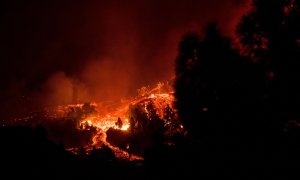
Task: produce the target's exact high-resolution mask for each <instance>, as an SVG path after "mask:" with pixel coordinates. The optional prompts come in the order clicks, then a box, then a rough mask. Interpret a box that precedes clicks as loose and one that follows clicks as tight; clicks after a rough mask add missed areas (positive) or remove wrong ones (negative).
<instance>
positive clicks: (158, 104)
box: [18, 83, 183, 160]
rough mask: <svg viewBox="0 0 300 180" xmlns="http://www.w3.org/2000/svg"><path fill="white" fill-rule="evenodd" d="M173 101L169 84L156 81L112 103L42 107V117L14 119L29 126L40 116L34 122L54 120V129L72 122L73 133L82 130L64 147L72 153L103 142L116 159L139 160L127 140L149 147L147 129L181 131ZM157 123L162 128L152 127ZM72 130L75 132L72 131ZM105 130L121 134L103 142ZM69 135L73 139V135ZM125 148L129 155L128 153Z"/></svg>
mask: <svg viewBox="0 0 300 180" xmlns="http://www.w3.org/2000/svg"><path fill="white" fill-rule="evenodd" d="M173 101H174V97H173V92H172V88H171V86H170V85H169V84H168V83H158V84H157V86H156V87H154V88H150V87H142V88H140V89H139V90H138V96H136V97H134V98H128V99H123V100H120V101H116V102H112V101H111V102H97V103H85V104H70V105H66V106H58V107H56V108H53V109H49V108H48V109H45V112H43V113H42V116H43V117H39V118H36V117H37V114H33V115H31V116H28V117H26V118H22V119H18V121H20V120H21V121H22V120H23V121H24V120H26V122H28V123H29V124H31V125H32V124H34V119H44V120H46V122H42V123H41V122H38V123H36V124H42V125H44V126H45V127H46V129H47V127H49V126H50V125H49V123H50V122H56V124H55V125H53V127H54V126H55V128H57V124H59V123H62V122H66V123H67V124H72V128H73V129H74V130H73V131H72V132H73V134H75V135H76V134H78V133H83V135H84V138H83V139H84V140H83V142H82V143H81V144H80V145H78V143H77V142H75V144H74V143H73V144H71V145H69V146H66V147H67V148H68V150H70V151H72V152H74V153H78V152H79V151H80V148H81V147H84V149H85V151H86V152H87V153H89V152H91V150H92V149H93V148H98V149H100V148H102V146H103V145H106V146H108V147H109V148H110V149H112V150H113V151H114V153H115V156H116V157H117V158H121V159H127V160H142V159H143V158H142V157H139V156H136V155H133V154H135V152H136V151H135V150H134V147H133V145H132V143H131V142H130V139H131V140H132V139H134V141H135V142H141V144H142V146H143V147H144V148H145V147H149V144H145V143H144V142H147V141H149V136H151V135H152V134H151V131H161V132H162V131H163V132H162V133H163V134H164V135H166V136H170V134H174V133H177V132H179V133H182V131H183V127H182V125H181V124H180V123H179V121H178V118H177V115H176V112H175V111H174V110H173ZM151 123H152V124H151ZM159 125H161V127H162V128H160V129H159V128H156V129H155V128H153V127H158V126H159ZM50 127H51V126H50ZM64 128H65V127H62V131H65V130H67V129H66V128H69V127H66V128H65V129H64ZM72 128H71V129H72ZM50 129H51V128H50ZM47 130H48V129H47ZM75 131H76V133H74V132H75ZM109 131H111V132H113V135H114V134H121V136H119V137H118V138H113V137H112V138H110V139H112V140H111V141H110V142H113V143H112V144H113V145H111V143H110V142H108V141H107V138H108V136H107V132H109ZM55 133H57V129H55ZM147 133H148V134H150V135H148V136H147V138H148V139H147V138H145V139H141V138H140V137H142V138H143V137H144V136H143V134H147ZM53 134H54V133H53ZM54 135H55V134H54ZM80 137H82V136H80ZM71 138H73V139H76V138H75V137H71ZM139 138H140V139H139ZM54 139H55V138H54ZM56 139H58V138H56ZM59 139H61V138H59ZM77 139H80V138H77ZM120 139H121V140H120ZM116 141H118V142H116ZM149 142H150V141H149ZM123 145H124V146H123ZM132 149H133V150H132ZM129 151H131V152H132V154H129ZM138 155H139V154H138Z"/></svg>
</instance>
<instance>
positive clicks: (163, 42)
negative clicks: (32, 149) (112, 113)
mask: <svg viewBox="0 0 300 180" xmlns="http://www.w3.org/2000/svg"><path fill="white" fill-rule="evenodd" d="M249 4H250V3H249V1H247V0H245V1H243V0H228V1H219V0H210V1H204V0H203V1H201V0H185V1H173V0H163V1H162V0H143V1H140V0H128V1H121V0H120V1H118V0H113V1H97V0H90V1H79V0H75V1H74V0H72V1H71V0H65V1H52V0H46V1H38V0H30V1H21V0H14V1H10V0H4V1H1V3H0V7H1V14H0V23H1V27H2V28H1V29H0V32H1V33H0V37H1V41H0V49H1V50H0V51H1V53H0V59H1V62H0V65H1V68H2V70H1V71H0V76H1V79H0V84H1V85H0V93H1V94H0V105H1V108H0V109H1V110H0V118H4V117H5V118H6V117H9V116H12V115H16V114H18V113H22V112H26V111H30V110H32V109H36V108H38V107H42V106H51V105H57V104H67V103H77V102H87V101H102V100H111V99H120V98H121V97H127V96H131V95H133V94H134V93H136V89H137V88H138V87H141V86H143V85H148V84H154V83H156V82H158V81H160V80H161V81H163V80H169V79H172V77H173V64H174V59H175V58H176V55H177V45H178V42H179V40H180V39H181V37H182V35H183V34H184V33H186V32H189V31H197V32H201V30H202V29H203V28H204V27H205V25H206V24H207V23H208V22H210V21H216V22H217V23H218V24H219V27H220V30H221V31H222V32H223V33H224V34H226V35H229V36H233V35H234V30H235V29H234V28H235V26H236V24H237V22H238V20H239V19H240V17H241V16H242V15H243V14H244V13H245V12H246V11H247V10H248V9H249V7H250V5H249Z"/></svg>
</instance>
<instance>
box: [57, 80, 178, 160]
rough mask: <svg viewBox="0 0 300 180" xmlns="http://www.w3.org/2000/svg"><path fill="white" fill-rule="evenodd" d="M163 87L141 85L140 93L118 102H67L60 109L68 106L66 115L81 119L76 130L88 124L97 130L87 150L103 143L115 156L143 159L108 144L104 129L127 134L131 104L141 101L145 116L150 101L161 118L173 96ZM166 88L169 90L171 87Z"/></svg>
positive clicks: (87, 127)
mask: <svg viewBox="0 0 300 180" xmlns="http://www.w3.org/2000/svg"><path fill="white" fill-rule="evenodd" d="M163 87H164V84H162V83H159V84H158V85H157V86H156V87H155V88H153V89H150V88H147V87H143V88H141V89H139V90H138V92H139V96H137V97H136V98H132V99H127V100H122V101H120V102H109V103H99V104H97V103H92V104H90V105H84V104H77V105H69V106H68V107H67V108H62V109H64V110H66V109H69V112H68V113H67V116H70V117H71V118H73V119H74V118H75V119H76V118H77V119H80V120H79V123H78V128H79V129H82V130H85V129H89V128H91V127H93V128H96V129H97V133H96V135H94V136H93V138H92V144H89V145H87V146H86V147H85V149H86V150H87V151H89V150H91V149H93V147H96V148H101V146H102V145H103V144H105V145H107V146H109V147H110V148H111V149H112V150H113V151H114V152H115V155H116V156H117V157H118V158H125V159H130V160H135V159H142V158H141V157H138V156H134V155H129V153H128V152H126V151H124V150H121V149H120V148H118V147H115V146H112V145H110V144H109V143H108V142H107V141H106V138H107V135H106V132H107V131H108V130H109V129H110V128H113V129H115V130H121V131H127V132H128V133H130V132H129V131H130V122H129V118H130V114H129V113H130V110H129V108H130V106H134V105H137V104H143V106H144V111H145V112H146V115H147V117H148V119H149V120H151V117H150V116H151V115H150V112H148V109H147V105H148V104H149V103H150V102H151V103H153V107H155V111H156V114H157V115H158V117H159V118H160V119H164V113H165V109H166V107H169V106H172V104H173V100H174V98H173V95H172V93H171V92H170V91H169V92H167V93H166V92H165V91H166V89H164V90H162V89H163ZM167 90H170V88H169V89H167ZM76 108H77V110H76ZM70 109H71V111H70ZM64 110H63V111H64ZM79 110H80V111H79ZM81 111H82V112H81ZM65 112H66V111H65ZM78 117H79V118H78ZM70 150H72V151H74V148H73V149H72V148H71V149H70Z"/></svg>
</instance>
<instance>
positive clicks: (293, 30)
mask: <svg viewBox="0 0 300 180" xmlns="http://www.w3.org/2000/svg"><path fill="white" fill-rule="evenodd" d="M253 4H254V9H253V10H252V11H251V12H250V13H249V14H248V15H246V16H245V17H243V19H242V21H241V24H240V25H239V26H238V33H239V35H240V37H241V43H242V45H243V47H244V48H245V49H246V52H247V55H248V56H249V57H250V58H251V59H252V60H253V61H255V62H256V63H258V64H260V66H261V67H262V68H263V71H264V73H265V77H264V80H265V82H266V83H267V87H266V89H265V99H264V102H265V106H266V107H267V108H266V109H265V111H266V112H265V116H266V118H269V122H268V124H269V127H270V128H271V129H273V130H274V131H277V132H278V131H279V130H280V129H281V128H282V126H283V124H284V123H286V122H287V121H288V120H291V119H299V118H300V114H299V112H300V111H299V110H300V109H299V103H300V88H299V87H298V81H299V78H300V71H299V69H300V61H299V58H300V49H299V38H300V25H299V21H300V2H299V1H297V0H273V1H264V0H254V1H253Z"/></svg>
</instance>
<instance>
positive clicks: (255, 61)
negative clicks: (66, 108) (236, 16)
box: [0, 0, 300, 179]
mask: <svg viewBox="0 0 300 180" xmlns="http://www.w3.org/2000/svg"><path fill="white" fill-rule="evenodd" d="M299 22H300V1H299V0H253V9H252V10H251V11H250V12H249V13H248V14H247V15H245V16H244V17H243V18H242V19H241V22H240V24H239V25H238V27H237V37H238V38H239V41H240V44H239V49H237V48H234V47H236V46H234V45H233V44H232V42H231V40H230V39H229V38H227V37H225V36H223V35H222V34H221V33H220V31H219V29H218V26H217V25H216V24H215V23H211V24H209V25H207V27H206V28H205V30H204V33H203V36H199V35H198V34H197V33H188V34H186V35H184V37H183V39H182V41H181V42H180V43H179V48H178V57H177V59H176V62H175V66H176V67H175V75H176V79H175V82H174V89H175V93H174V96H175V102H174V106H175V108H176V111H177V113H178V116H179V119H180V120H181V123H182V124H183V127H184V129H185V130H186V133H185V134H184V136H181V135H176V136H172V143H170V142H168V141H166V139H165V138H166V137H165V135H164V134H163V132H164V129H166V128H168V129H170V128H172V127H168V126H167V125H165V124H163V123H162V121H161V119H160V117H158V115H157V113H156V112H155V109H154V108H153V104H152V102H150V103H148V104H147V106H136V107H130V111H131V117H130V118H129V121H130V124H131V126H130V128H129V132H130V133H131V134H127V133H123V134H122V133H120V132H119V133H117V130H114V129H110V130H109V131H108V134H112V135H111V136H110V138H112V140H111V141H110V142H112V143H113V144H120V146H123V149H129V150H130V151H131V153H133V154H134V153H137V154H142V155H144V158H145V160H144V161H143V163H142V164H141V163H140V162H130V161H122V160H119V159H117V158H116V157H115V155H114V153H113V151H112V150H111V149H110V148H109V147H108V146H106V145H104V146H103V147H102V148H100V149H97V148H94V149H93V150H92V151H91V153H90V154H87V153H86V151H85V149H84V148H83V147H82V148H80V151H79V152H78V154H77V155H75V154H72V153H70V152H68V151H66V150H65V149H64V144H63V143H61V144H55V143H53V142H51V141H49V140H48V137H47V131H46V130H45V129H44V128H43V127H42V126H39V127H37V128H35V129H32V128H29V127H21V126H10V127H7V126H4V127H0V142H1V148H0V158H1V162H0V163H1V167H3V168H1V170H0V172H1V176H2V177H9V179H13V178H18V177H22V178H24V177H29V178H39V179H41V178H45V177H48V178H61V179H62V178H65V179H66V178H73V177H74V178H75V177H76V178H78V177H79V178H85V179H95V178H99V179H100V178H112V179H121V178H122V179H163V178H167V179H175V178H176V179H177V178H185V179H192V178H193V179H195V178H203V179H207V178H230V179H290V178H292V177H299V175H298V174H297V173H298V172H299V170H300V165H299V161H300V155H299V151H300V129H299V127H300V119H299V118H300V88H299V87H298V82H299V79H300V71H299V69H300V61H299V60H300V24H299ZM84 107H85V109H84V110H85V111H87V112H90V113H92V112H93V109H91V108H90V107H89V105H88V104H87V105H85V106H84ZM145 108H146V109H147V112H148V111H149V114H148V115H149V117H146V116H147V115H146V114H145V113H143V111H142V110H143V109H145ZM75 112H76V111H75V110H74V111H73V114H70V117H73V116H75V117H76V116H77V114H76V113H75ZM74 114H75V115H74ZM163 118H164V119H165V120H166V122H168V121H172V119H174V118H175V111H174V110H173V109H171V108H170V107H169V106H167V107H166V108H165V109H164V117H163ZM147 119H151V121H147ZM116 125H117V126H119V127H122V121H121V119H118V121H117V123H116ZM174 126H175V125H174ZM176 126H177V125H176ZM178 126H179V125H178ZM108 139H109V138H108ZM166 142H167V143H166Z"/></svg>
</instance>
